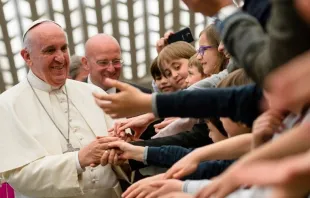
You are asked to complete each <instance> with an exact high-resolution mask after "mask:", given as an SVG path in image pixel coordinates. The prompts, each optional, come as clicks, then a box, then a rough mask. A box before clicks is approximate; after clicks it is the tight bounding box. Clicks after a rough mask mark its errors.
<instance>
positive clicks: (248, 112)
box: [152, 84, 262, 126]
mask: <svg viewBox="0 0 310 198" xmlns="http://www.w3.org/2000/svg"><path fill="white" fill-rule="evenodd" d="M261 98H262V91H261V89H260V88H258V87H257V86H256V85H254V84H252V85H247V86H241V87H232V88H223V89H205V90H193V91H180V92H176V93H172V94H169V95H168V94H157V95H156V97H153V101H152V104H153V111H156V110H157V112H154V113H155V114H157V115H158V117H173V116H180V117H194V118H207V117H214V116H221V117H229V118H231V119H232V120H233V121H240V122H243V123H245V124H247V125H248V126H252V123H253V121H254V120H255V119H256V117H257V116H258V115H259V113H260V110H259V106H260V100H261ZM154 100H155V101H154Z"/></svg>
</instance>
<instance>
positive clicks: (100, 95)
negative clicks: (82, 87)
mask: <svg viewBox="0 0 310 198" xmlns="http://www.w3.org/2000/svg"><path fill="white" fill-rule="evenodd" d="M93 96H94V97H95V99H97V100H105V101H112V100H113V94H105V93H98V92H93Z"/></svg>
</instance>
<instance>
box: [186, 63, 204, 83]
mask: <svg viewBox="0 0 310 198" xmlns="http://www.w3.org/2000/svg"><path fill="white" fill-rule="evenodd" d="M202 79H203V75H202V74H201V73H200V72H199V71H198V68H197V67H196V66H194V65H190V66H189V67H188V75H187V78H186V83H187V87H189V86H191V85H192V84H195V83H196V82H198V81H200V80H202Z"/></svg>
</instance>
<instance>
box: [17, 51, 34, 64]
mask: <svg viewBox="0 0 310 198" xmlns="http://www.w3.org/2000/svg"><path fill="white" fill-rule="evenodd" d="M20 54H21V56H22V57H23V59H24V60H25V62H26V64H27V65H28V66H29V67H30V66H31V65H32V61H31V59H30V54H29V52H28V51H27V50H26V49H22V51H21V52H20Z"/></svg>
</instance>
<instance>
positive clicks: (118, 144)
mask: <svg viewBox="0 0 310 198" xmlns="http://www.w3.org/2000/svg"><path fill="white" fill-rule="evenodd" d="M123 147H124V142H122V141H116V142H110V143H109V144H108V148H109V149H115V148H117V149H120V150H123Z"/></svg>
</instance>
